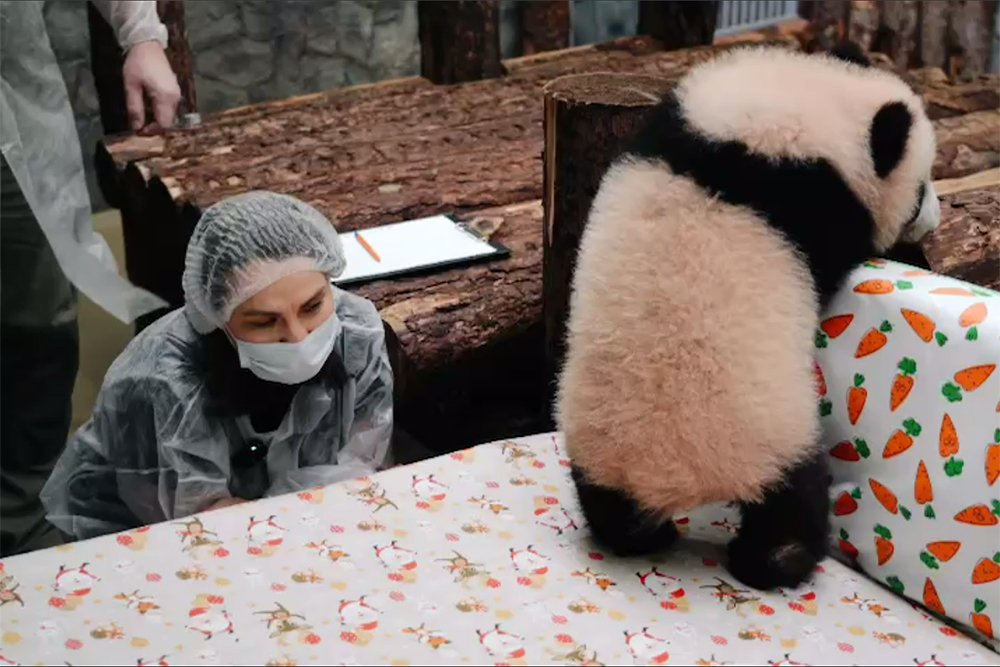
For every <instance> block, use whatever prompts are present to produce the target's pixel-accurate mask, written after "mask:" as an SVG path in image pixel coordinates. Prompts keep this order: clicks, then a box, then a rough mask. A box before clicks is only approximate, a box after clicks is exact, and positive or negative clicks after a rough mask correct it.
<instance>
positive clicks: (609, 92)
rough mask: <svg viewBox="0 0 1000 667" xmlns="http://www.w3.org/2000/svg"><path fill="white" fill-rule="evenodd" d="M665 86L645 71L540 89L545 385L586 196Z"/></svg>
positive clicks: (575, 78)
mask: <svg viewBox="0 0 1000 667" xmlns="http://www.w3.org/2000/svg"><path fill="white" fill-rule="evenodd" d="M672 86H673V81H672V80H670V79H664V78H659V77H655V76H649V75H642V74H620V73H591V74H578V75H571V76H565V77H561V78H559V79H555V80H553V81H552V82H550V83H549V84H547V85H546V86H545V88H544V95H545V104H544V110H545V113H544V117H543V126H544V133H545V150H544V160H543V162H544V169H543V187H542V193H543V197H542V200H543V209H544V214H545V222H544V225H543V230H544V234H543V238H542V247H543V266H542V295H543V296H542V299H543V306H544V320H545V349H546V362H547V364H546V365H547V368H548V371H547V372H548V375H549V377H550V381H549V382H548V386H550V387H554V386H555V383H554V382H553V381H552V380H554V378H555V375H556V372H557V369H559V368H561V367H562V359H563V356H564V350H565V331H566V320H567V318H568V316H569V303H570V290H571V285H572V284H573V273H574V271H575V268H576V256H577V251H578V248H579V245H580V240H581V239H582V237H583V231H584V228H585V226H586V223H587V217H588V215H589V212H590V205H591V202H592V201H593V199H594V196H595V195H596V194H597V190H598V187H599V185H600V182H601V179H602V178H603V176H604V173H605V172H606V171H607V169H608V167H609V165H610V164H611V161H612V160H613V159H614V158H615V157H616V156H617V155H618V154H619V152H620V150H621V147H622V144H623V143H624V141H625V140H627V139H628V138H629V137H630V136H631V135H632V134H633V133H634V132H635V131H636V130H637V129H638V128H639V126H640V125H641V123H642V122H643V120H644V119H645V117H646V115H647V114H648V112H649V110H650V109H651V108H652V107H653V106H654V105H656V104H657V103H658V102H659V101H660V100H661V99H662V98H663V96H664V95H665V94H666V93H667V92H668V91H669V90H670V89H671V87H672ZM552 399H553V397H552V396H549V397H548V401H549V402H550V403H551V401H552Z"/></svg>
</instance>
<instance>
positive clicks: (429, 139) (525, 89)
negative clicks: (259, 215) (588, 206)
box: [109, 41, 788, 229]
mask: <svg viewBox="0 0 1000 667" xmlns="http://www.w3.org/2000/svg"><path fill="white" fill-rule="evenodd" d="M780 43H781V44H788V42H787V41H783V42H780ZM725 48H729V47H725ZM720 50H722V49H720V48H717V47H703V48H697V49H686V50H680V51H673V52H669V53H664V52H655V53H650V54H644V55H635V54H633V53H632V52H631V51H629V50H627V49H616V50H607V51H603V50H587V51H586V52H583V53H581V55H580V57H579V59H573V60H567V61H553V62H550V63H547V64H539V65H537V66H535V67H530V68H527V69H525V70H523V71H521V72H520V73H519V74H517V75H512V76H508V77H504V78H502V79H494V80H490V81H482V82H476V83H471V84H466V85H463V86H455V87H439V86H422V85H419V84H415V83H406V84H400V85H398V86H394V87H393V86H387V87H385V88H378V89H376V88H373V87H370V88H366V89H364V90H363V91H358V92H356V93H352V92H351V91H344V92H339V91H338V93H337V94H333V93H331V94H329V95H326V96H320V97H312V96H310V97H309V98H308V99H306V100H304V101H303V102H302V103H301V104H298V105H292V106H282V107H275V106H273V105H274V104H276V103H271V104H267V105H262V108H263V109H264V110H262V111H259V112H258V111H254V110H251V109H247V110H244V111H241V112H240V113H238V114H231V115H228V114H221V115H219V116H213V117H206V118H205V121H204V122H203V124H202V125H201V126H199V127H196V128H193V129H190V130H185V131H177V132H171V133H168V134H167V135H166V136H165V137H163V138H162V140H160V141H159V142H158V143H154V142H146V143H145V144H139V143H138V142H137V141H136V139H135V138H130V139H116V140H114V141H111V142H109V151H110V152H111V154H112V155H113V156H114V157H115V160H116V163H117V164H118V165H119V169H120V168H122V167H123V166H124V164H126V163H127V162H128V161H129V160H136V161H139V162H140V163H141V164H143V165H144V166H146V167H147V168H148V169H149V170H150V171H151V172H152V173H156V174H161V175H163V176H164V177H170V179H171V180H172V183H171V185H172V186H176V188H175V189H176V191H177V192H178V193H179V195H178V196H179V197H180V198H181V199H182V200H184V201H190V202H192V203H194V204H195V205H197V206H198V207H200V208H205V207H207V206H209V205H211V204H212V203H214V202H215V201H218V199H220V198H222V197H225V196H229V195H231V194H235V193H238V192H242V191H244V190H246V189H248V188H251V187H266V188H270V189H276V190H280V191H284V192H289V193H291V194H297V193H302V192H306V193H309V197H310V198H311V199H312V200H313V201H314V203H316V204H317V205H318V206H320V207H321V209H322V210H324V212H325V213H327V214H328V215H330V216H331V217H333V218H335V219H337V220H338V224H339V225H342V226H343V227H344V228H345V229H353V228H356V227H364V226H370V225H371V224H377V223H380V222H386V221H390V220H393V219H401V218H405V217H409V216H413V215H424V214H429V213H437V212H440V211H441V210H459V211H469V210H475V209H478V208H483V207H488V206H497V205H502V204H506V203H513V202H518V201H525V200H529V199H534V198H539V197H541V179H540V177H539V174H540V173H541V163H540V155H541V145H542V131H541V125H542V122H541V121H542V118H541V116H542V114H541V108H542V103H541V97H542V94H541V90H542V87H543V86H544V84H545V83H546V82H547V81H549V80H551V79H552V78H555V77H556V76H558V75H561V74H564V73H574V72H582V71H589V70H594V69H607V70H613V71H621V72H629V71H632V72H646V73H650V74H655V75H657V76H663V77H665V78H671V79H676V78H678V77H680V76H682V75H683V74H684V72H686V71H687V70H688V69H689V68H690V66H691V65H693V64H695V63H698V62H703V61H705V60H708V59H710V58H711V57H713V56H714V55H716V54H717V53H719V52H720ZM304 128H308V131H303V129H304ZM143 151H146V153H145V154H144V152H143ZM455 183H458V184H460V185H459V186H458V187H451V186H447V187H448V189H446V190H445V191H444V193H443V195H441V194H439V193H440V192H441V191H442V185H441V184H455Z"/></svg>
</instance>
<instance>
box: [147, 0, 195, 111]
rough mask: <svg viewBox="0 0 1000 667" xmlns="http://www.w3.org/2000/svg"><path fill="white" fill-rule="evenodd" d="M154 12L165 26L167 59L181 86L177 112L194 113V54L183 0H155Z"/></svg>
mask: <svg viewBox="0 0 1000 667" xmlns="http://www.w3.org/2000/svg"><path fill="white" fill-rule="evenodd" d="M156 12H157V14H159V16H160V21H162V22H163V25H165V26H166V28H167V61H168V62H169V63H170V69H172V70H173V71H174V74H175V75H176V76H177V83H178V84H179V85H180V88H181V102H180V105H179V106H178V109H177V112H178V114H185V113H194V112H196V111H198V96H197V93H196V92H195V85H194V56H193V55H192V54H191V46H190V45H189V44H188V40H187V26H186V24H185V22H184V0H157V2H156Z"/></svg>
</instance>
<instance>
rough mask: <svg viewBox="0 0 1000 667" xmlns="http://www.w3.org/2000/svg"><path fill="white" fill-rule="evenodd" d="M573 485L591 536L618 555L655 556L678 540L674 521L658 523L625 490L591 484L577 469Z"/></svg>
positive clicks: (574, 467) (575, 469) (574, 468)
mask: <svg viewBox="0 0 1000 667" xmlns="http://www.w3.org/2000/svg"><path fill="white" fill-rule="evenodd" d="M573 482H575V483H576V490H577V495H578V496H579V498H580V505H581V507H582V508H583V514H584V516H585V517H586V518H587V523H588V524H590V532H591V534H592V535H593V536H594V539H595V540H596V541H597V542H598V543H600V544H601V545H603V546H605V547H607V548H608V549H610V550H611V552H612V553H614V554H615V555H616V556H623V557H624V556H640V555H644V554H650V553H655V552H657V551H662V550H664V549H666V548H667V547H669V546H671V545H672V544H673V543H674V542H676V541H677V538H678V532H677V527H676V526H675V525H674V523H673V521H664V522H659V521H657V520H656V519H655V518H653V517H651V516H650V515H649V513H648V512H645V511H643V509H642V508H641V507H640V506H639V505H638V504H637V503H636V502H635V501H634V500H632V499H631V498H629V497H628V495H626V494H625V493H623V492H622V491H619V490H617V489H611V488H608V487H606V486H597V485H595V484H591V483H590V482H588V481H587V479H586V477H585V476H584V474H583V473H582V472H581V471H580V469H579V468H577V467H576V466H573Z"/></svg>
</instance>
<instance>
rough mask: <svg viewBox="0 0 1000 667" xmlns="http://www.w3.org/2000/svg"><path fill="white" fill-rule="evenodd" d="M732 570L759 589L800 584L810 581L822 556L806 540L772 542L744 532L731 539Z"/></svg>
mask: <svg viewBox="0 0 1000 667" xmlns="http://www.w3.org/2000/svg"><path fill="white" fill-rule="evenodd" d="M728 551H729V572H730V573H731V574H732V575H733V576H734V577H736V578H737V579H738V580H739V581H740V582H741V583H743V584H745V585H747V586H750V587H751V588H755V589H757V590H763V591H769V590H773V589H775V588H797V587H798V586H799V585H801V584H802V583H804V582H805V581H807V580H808V579H809V578H810V576H811V575H812V573H813V572H814V571H815V569H816V565H818V564H819V562H820V560H822V557H823V556H822V553H820V554H819V555H817V554H816V553H814V550H811V549H809V548H808V547H807V546H806V545H805V544H804V543H802V542H798V541H787V542H783V543H782V544H777V545H775V544H770V543H767V542H764V541H757V540H754V539H752V538H748V537H747V536H744V535H740V536H738V537H737V538H736V539H734V540H733V541H732V542H730V543H729V548H728Z"/></svg>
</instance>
